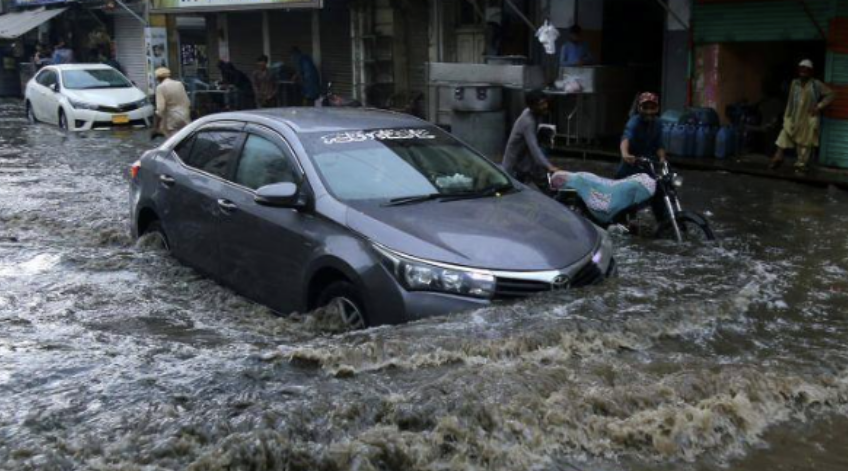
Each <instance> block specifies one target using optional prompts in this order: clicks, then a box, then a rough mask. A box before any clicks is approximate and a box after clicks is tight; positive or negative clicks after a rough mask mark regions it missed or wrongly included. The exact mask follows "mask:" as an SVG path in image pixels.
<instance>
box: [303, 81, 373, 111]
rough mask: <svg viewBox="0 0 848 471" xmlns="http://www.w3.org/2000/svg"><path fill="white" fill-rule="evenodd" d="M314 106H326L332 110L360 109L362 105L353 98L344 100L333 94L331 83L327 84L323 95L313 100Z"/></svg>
mask: <svg viewBox="0 0 848 471" xmlns="http://www.w3.org/2000/svg"><path fill="white" fill-rule="evenodd" d="M315 106H319V107H321V106H326V107H333V108H360V107H361V106H362V103H360V102H359V100H354V99H353V98H345V97H343V96H341V95H338V94H336V93H335V92H333V82H329V83H327V88H326V89H325V90H324V94H323V95H321V96H320V97H318V99H317V100H315Z"/></svg>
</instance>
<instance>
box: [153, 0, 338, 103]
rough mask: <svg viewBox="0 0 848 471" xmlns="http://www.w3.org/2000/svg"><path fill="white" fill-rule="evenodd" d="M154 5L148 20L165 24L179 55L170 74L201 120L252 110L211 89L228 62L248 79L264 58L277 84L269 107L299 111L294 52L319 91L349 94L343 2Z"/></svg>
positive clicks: (213, 0)
mask: <svg viewBox="0 0 848 471" xmlns="http://www.w3.org/2000/svg"><path fill="white" fill-rule="evenodd" d="M153 6H154V9H153V12H154V13H157V14H163V15H166V16H167V18H168V20H167V24H168V37H169V43H170V44H172V45H173V46H174V47H175V48H176V50H177V51H178V52H179V53H178V54H177V55H173V56H172V57H173V58H174V59H176V60H175V62H176V66H175V67H172V68H174V69H175V72H176V73H177V74H178V75H179V76H180V77H181V78H182V79H183V80H184V81H186V82H187V83H188V84H189V85H190V86H189V89H190V91H191V92H192V95H193V96H192V98H193V103H194V104H195V107H196V108H197V111H198V112H199V113H200V114H205V113H208V112H212V111H218V110H220V109H232V108H234V107H237V108H252V107H254V106H255V103H249V101H252V99H250V98H248V99H247V100H242V99H233V97H232V93H237V92H235V91H234V90H233V87H226V89H224V87H219V86H217V85H216V83H219V82H220V81H221V80H222V78H224V77H223V76H222V74H221V69H220V67H219V65H220V64H222V63H228V64H229V65H231V66H232V67H235V69H236V70H238V71H239V72H241V73H243V74H244V75H245V76H247V77H250V76H251V75H252V74H253V72H254V71H255V70H256V69H257V67H258V65H257V59H258V58H259V57H260V56H263V55H264V56H267V57H268V58H269V60H270V61H269V67H270V69H271V71H272V73H273V75H274V77H275V79H276V80H277V83H278V87H277V95H276V105H278V106H296V105H297V106H299V105H303V104H304V98H303V94H302V93H301V90H302V87H301V84H299V83H296V82H295V80H296V77H297V70H298V69H297V67H298V64H295V63H294V55H293V51H294V50H295V49H297V50H299V51H301V53H302V54H303V55H305V56H307V57H309V58H310V59H311V60H312V62H313V63H314V64H315V66H316V68H317V70H318V71H319V75H320V86H321V87H323V86H325V84H327V83H329V82H332V83H333V89H334V91H335V92H336V93H341V94H350V93H352V91H353V60H352V45H351V13H350V8H349V2H348V0H323V1H321V0H243V1H240V2H238V4H237V5H234V4H233V2H226V1H222V0H204V1H196V2H184V1H178V0H153ZM229 65H228V66H227V67H229ZM247 93H248V92H242V93H241V94H240V96H242V97H243V96H244V95H246V94H247Z"/></svg>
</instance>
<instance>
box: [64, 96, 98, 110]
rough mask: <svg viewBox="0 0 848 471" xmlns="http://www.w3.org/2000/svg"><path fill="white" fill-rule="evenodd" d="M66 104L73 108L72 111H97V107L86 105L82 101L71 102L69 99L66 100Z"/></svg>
mask: <svg viewBox="0 0 848 471" xmlns="http://www.w3.org/2000/svg"><path fill="white" fill-rule="evenodd" d="M68 103H70V104H71V106H73V107H74V109H77V110H97V108H98V106H97V105H94V104H91V103H86V102H84V101H76V100H71V99H70V98H69V99H68Z"/></svg>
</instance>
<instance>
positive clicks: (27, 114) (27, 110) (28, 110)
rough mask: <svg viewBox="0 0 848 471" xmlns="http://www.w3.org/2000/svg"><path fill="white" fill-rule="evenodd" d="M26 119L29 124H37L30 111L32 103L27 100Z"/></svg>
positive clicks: (36, 119)
mask: <svg viewBox="0 0 848 471" xmlns="http://www.w3.org/2000/svg"><path fill="white" fill-rule="evenodd" d="M26 117H27V121H29V123H30V124H35V123H37V122H38V118H36V117H35V111H34V110H33V109H32V103H30V101H29V100H27V102H26Z"/></svg>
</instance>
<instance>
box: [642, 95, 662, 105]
mask: <svg viewBox="0 0 848 471" xmlns="http://www.w3.org/2000/svg"><path fill="white" fill-rule="evenodd" d="M647 103H653V104H655V105H657V106H659V104H660V97H658V96H657V95H656V93H651V92H645V93H642V94H640V95H639V106H640V107H641V106H642V105H645V104H647Z"/></svg>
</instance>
